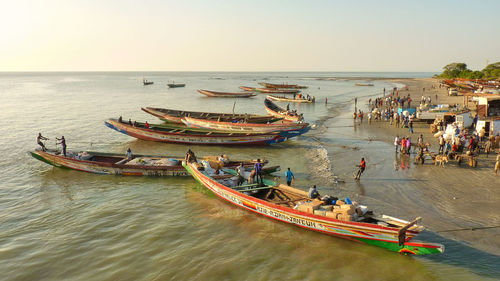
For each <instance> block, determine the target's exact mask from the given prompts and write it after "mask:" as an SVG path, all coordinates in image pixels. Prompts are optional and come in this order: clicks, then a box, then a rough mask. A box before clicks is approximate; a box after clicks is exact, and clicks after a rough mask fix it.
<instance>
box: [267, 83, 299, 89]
mask: <svg viewBox="0 0 500 281" xmlns="http://www.w3.org/2000/svg"><path fill="white" fill-rule="evenodd" d="M259 85H261V86H263V87H265V88H270V89H306V88H307V86H300V85H297V84H285V83H283V84H273V83H266V82H259Z"/></svg>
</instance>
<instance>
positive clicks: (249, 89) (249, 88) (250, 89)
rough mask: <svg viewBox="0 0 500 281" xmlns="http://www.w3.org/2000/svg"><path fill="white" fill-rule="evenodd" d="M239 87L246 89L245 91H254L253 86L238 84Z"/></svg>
mask: <svg viewBox="0 0 500 281" xmlns="http://www.w3.org/2000/svg"><path fill="white" fill-rule="evenodd" d="M240 89H242V90H243V91H247V92H254V91H255V88H253V87H247V86H240Z"/></svg>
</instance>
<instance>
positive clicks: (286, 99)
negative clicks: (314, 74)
mask: <svg viewBox="0 0 500 281" xmlns="http://www.w3.org/2000/svg"><path fill="white" fill-rule="evenodd" d="M267 98H268V99H270V100H273V101H281V102H294V103H313V100H308V99H302V98H301V99H294V98H287V97H279V96H273V95H268V96H267Z"/></svg>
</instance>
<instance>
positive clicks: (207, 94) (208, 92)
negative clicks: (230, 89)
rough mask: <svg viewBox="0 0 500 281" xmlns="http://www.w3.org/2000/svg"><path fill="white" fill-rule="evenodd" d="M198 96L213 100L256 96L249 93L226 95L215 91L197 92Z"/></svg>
mask: <svg viewBox="0 0 500 281" xmlns="http://www.w3.org/2000/svg"><path fill="white" fill-rule="evenodd" d="M198 92H199V93H200V94H203V95H205V96H208V97H215V98H251V97H254V96H256V94H254V93H249V92H243V93H227V92H215V91H208V90H201V89H200V90H198Z"/></svg>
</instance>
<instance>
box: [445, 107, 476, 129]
mask: <svg viewBox="0 0 500 281" xmlns="http://www.w3.org/2000/svg"><path fill="white" fill-rule="evenodd" d="M436 119H440V120H443V123H444V124H443V125H444V127H446V125H447V124H453V123H456V124H457V126H458V127H459V128H460V129H461V130H463V129H464V128H469V127H470V126H472V124H473V123H474V117H472V116H471V113H470V111H462V112H444V113H440V114H438V115H437V116H436Z"/></svg>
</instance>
